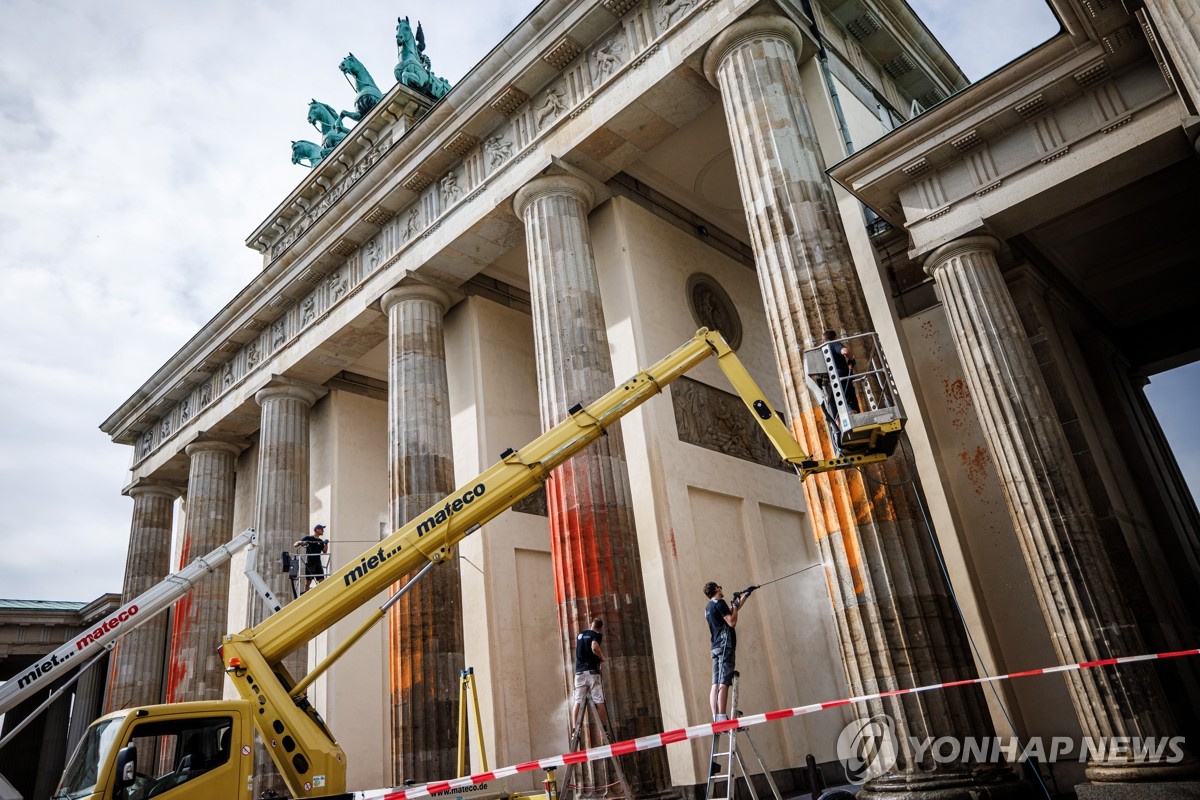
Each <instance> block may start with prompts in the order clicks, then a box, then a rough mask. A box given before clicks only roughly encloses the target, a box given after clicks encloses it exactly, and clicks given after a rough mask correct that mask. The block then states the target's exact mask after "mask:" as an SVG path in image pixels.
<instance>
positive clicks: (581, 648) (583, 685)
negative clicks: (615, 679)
mask: <svg viewBox="0 0 1200 800" xmlns="http://www.w3.org/2000/svg"><path fill="white" fill-rule="evenodd" d="M602 630H604V620H602V619H598V618H597V619H594V620H592V627H591V628H589V629H588V630H586V631H583V632H582V633H580V634H579V635H578V636H576V637H575V692H574V694H573V696H572V699H573V700H574V701H575V707H574V709H573V710H572V711H571V730H575V729H576V728H578V727H579V722H580V720H581V719H582V717H583V698H585V697H587V696H589V695H590V696H591V698H592V705H594V706H595V707H596V710H597V711H598V712H600V724H601V725H603V726H604V733H605V735H607V736H608V738H609V740H611V739H612V735H611V734H610V733H609V730H608V711H607V710H606V709H605V708H604V690H603V689H602V688H601V686H600V665H601V664H602V663H604V653H603V652H602V651H601V650H600V641H601V640H602V639H603V638H604V634H603V633H601V631H602Z"/></svg>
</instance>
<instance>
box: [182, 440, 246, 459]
mask: <svg viewBox="0 0 1200 800" xmlns="http://www.w3.org/2000/svg"><path fill="white" fill-rule="evenodd" d="M249 446H250V443H249V442H237V441H233V440H232V439H216V438H207V437H203V436H199V437H197V438H196V439H195V440H194V441H193V442H191V443H190V444H188V445H186V446H184V448H183V452H184V453H186V454H187V455H188V457H191V456H194V455H196V454H197V453H229V454H230V455H232V456H240V455H241V454H242V451H243V450H245V449H246V448H247V447H249Z"/></svg>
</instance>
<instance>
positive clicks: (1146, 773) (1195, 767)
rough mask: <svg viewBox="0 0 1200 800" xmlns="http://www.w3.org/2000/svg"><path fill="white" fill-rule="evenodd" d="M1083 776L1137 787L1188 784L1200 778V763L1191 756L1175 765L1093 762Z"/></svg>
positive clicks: (1096, 781)
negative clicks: (1158, 784)
mask: <svg viewBox="0 0 1200 800" xmlns="http://www.w3.org/2000/svg"><path fill="white" fill-rule="evenodd" d="M1083 774H1084V775H1086V776H1087V777H1088V779H1089V780H1091V781H1094V782H1095V783H1097V784H1126V785H1132V786H1135V787H1137V786H1145V785H1149V784H1154V783H1164V784H1167V783H1178V782H1188V781H1189V780H1194V779H1196V778H1198V777H1200V762H1197V761H1196V758H1195V757H1194V756H1191V755H1188V756H1186V757H1184V758H1183V760H1181V761H1179V762H1177V763H1174V764H1170V763H1166V762H1157V763H1155V762H1152V763H1145V762H1142V763H1137V762H1125V763H1121V762H1112V761H1109V762H1096V761H1093V762H1090V763H1089V764H1088V765H1087V768H1086V769H1084V771H1083ZM1084 785H1086V784H1084Z"/></svg>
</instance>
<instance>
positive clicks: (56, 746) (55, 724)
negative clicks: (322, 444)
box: [33, 692, 73, 797]
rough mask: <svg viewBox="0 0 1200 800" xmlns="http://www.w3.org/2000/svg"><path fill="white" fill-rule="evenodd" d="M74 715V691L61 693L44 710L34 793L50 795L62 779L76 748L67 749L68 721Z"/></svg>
mask: <svg viewBox="0 0 1200 800" xmlns="http://www.w3.org/2000/svg"><path fill="white" fill-rule="evenodd" d="M70 716H71V693H70V692H64V693H63V695H62V696H61V697H59V698H58V699H57V700H55V701H54V702H53V703H51V704H50V707H49V708H47V709H46V710H45V711H43V712H42V717H43V728H42V746H41V748H40V749H39V752H38V760H37V778H36V780H35V781H34V784H33V796H34V797H50V796H51V795H52V794H53V793H54V789H55V787H56V786H58V782H59V781H60V780H62V773H63V767H64V766H66V760H67V757H68V756H70V755H71V753H72V752H73V751H70V750H68V749H67V725H68V720H69V718H70Z"/></svg>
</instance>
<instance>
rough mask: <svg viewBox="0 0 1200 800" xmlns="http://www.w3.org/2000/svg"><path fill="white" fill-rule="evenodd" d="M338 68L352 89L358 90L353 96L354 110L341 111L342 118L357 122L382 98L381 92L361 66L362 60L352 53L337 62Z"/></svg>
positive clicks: (369, 74) (365, 69)
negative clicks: (351, 85) (340, 61)
mask: <svg viewBox="0 0 1200 800" xmlns="http://www.w3.org/2000/svg"><path fill="white" fill-rule="evenodd" d="M338 69H340V70H341V71H342V74H343V75H345V76H346V80H347V81H349V82H350V83H351V84H353V86H354V91H356V92H358V94H357V95H356V96H355V98H354V110H353V111H343V112H342V118H343V119H345V118H349V119H352V120H354V121H355V122H357V121H358V120H360V119H362V118H363V117H365V116H366V115H367V112H369V111H370V110H371V109H372V108H374V107H375V106H376V105H377V104H378V103H379V101H380V100H382V99H383V92H381V91H379V87H378V86H376V85H375V81H374V80H373V79H372V78H371V73H369V72H367V68H366V67H364V66H363V64H362V62H361V61H359V60H358V59H357V58H355V57H354V53H350V54H348V55H347V56H346V57H345V58H343V59H342V63H340V64H338Z"/></svg>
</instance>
